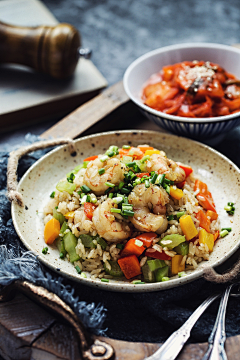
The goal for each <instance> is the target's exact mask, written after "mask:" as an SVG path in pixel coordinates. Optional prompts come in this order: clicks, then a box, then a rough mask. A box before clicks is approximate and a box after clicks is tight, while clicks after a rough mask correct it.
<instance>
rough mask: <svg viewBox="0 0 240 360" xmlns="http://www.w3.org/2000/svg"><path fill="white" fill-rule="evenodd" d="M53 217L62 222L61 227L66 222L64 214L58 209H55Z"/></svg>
mask: <svg viewBox="0 0 240 360" xmlns="http://www.w3.org/2000/svg"><path fill="white" fill-rule="evenodd" d="M53 217H54V218H55V219H56V220H58V221H59V222H60V225H62V224H63V223H64V221H65V220H66V219H65V217H64V216H63V214H62V213H60V212H59V211H57V209H53Z"/></svg>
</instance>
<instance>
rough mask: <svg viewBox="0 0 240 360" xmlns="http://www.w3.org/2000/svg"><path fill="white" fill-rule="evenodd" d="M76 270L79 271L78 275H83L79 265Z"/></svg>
mask: <svg viewBox="0 0 240 360" xmlns="http://www.w3.org/2000/svg"><path fill="white" fill-rule="evenodd" d="M75 269H76V270H77V273H78V274H81V272H82V270H81V269H80V267H79V266H78V265H77V266H75Z"/></svg>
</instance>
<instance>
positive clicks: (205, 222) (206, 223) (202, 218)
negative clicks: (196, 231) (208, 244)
mask: <svg viewBox="0 0 240 360" xmlns="http://www.w3.org/2000/svg"><path fill="white" fill-rule="evenodd" d="M196 218H197V219H198V221H199V223H200V224H199V225H200V226H201V227H202V228H203V229H205V230H206V231H207V232H209V233H210V220H209V219H208V217H207V216H206V215H205V214H204V212H203V211H202V210H200V211H199V212H198V213H197V215H196Z"/></svg>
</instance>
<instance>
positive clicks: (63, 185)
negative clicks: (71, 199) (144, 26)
mask: <svg viewBox="0 0 240 360" xmlns="http://www.w3.org/2000/svg"><path fill="white" fill-rule="evenodd" d="M56 189H57V190H58V191H60V192H63V191H67V192H68V193H69V194H70V195H72V194H73V192H74V191H75V190H76V184H71V183H69V182H68V181H59V182H58V183H57V186H56Z"/></svg>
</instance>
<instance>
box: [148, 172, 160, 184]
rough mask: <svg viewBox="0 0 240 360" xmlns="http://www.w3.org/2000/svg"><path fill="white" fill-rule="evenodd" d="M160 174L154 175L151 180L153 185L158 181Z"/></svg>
mask: <svg viewBox="0 0 240 360" xmlns="http://www.w3.org/2000/svg"><path fill="white" fill-rule="evenodd" d="M157 177H158V174H157V173H154V175H153V176H152V178H151V179H150V181H151V183H152V184H155V182H156V180H157Z"/></svg>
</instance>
